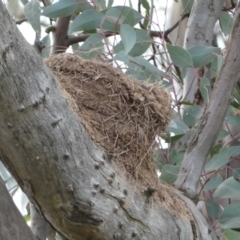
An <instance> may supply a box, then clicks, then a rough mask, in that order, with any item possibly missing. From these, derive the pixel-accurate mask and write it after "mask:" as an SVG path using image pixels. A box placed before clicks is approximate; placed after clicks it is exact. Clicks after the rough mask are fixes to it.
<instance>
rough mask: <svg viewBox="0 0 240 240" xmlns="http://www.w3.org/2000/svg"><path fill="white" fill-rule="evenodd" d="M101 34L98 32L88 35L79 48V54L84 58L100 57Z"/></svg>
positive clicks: (101, 46) (101, 49)
mask: <svg viewBox="0 0 240 240" xmlns="http://www.w3.org/2000/svg"><path fill="white" fill-rule="evenodd" d="M103 45H104V44H103V36H102V34H100V33H94V34H92V35H91V36H90V37H88V38H87V39H86V40H85V42H84V43H83V44H82V45H81V47H80V49H79V54H78V55H80V56H81V57H82V58H86V59H91V58H95V59H101V58H100V56H101V54H102V51H103Z"/></svg>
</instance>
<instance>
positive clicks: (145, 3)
mask: <svg viewBox="0 0 240 240" xmlns="http://www.w3.org/2000/svg"><path fill="white" fill-rule="evenodd" d="M140 3H141V4H142V6H143V7H144V8H145V9H146V10H147V11H149V10H150V5H149V3H148V1H147V0H140Z"/></svg>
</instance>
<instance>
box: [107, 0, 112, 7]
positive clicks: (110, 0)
mask: <svg viewBox="0 0 240 240" xmlns="http://www.w3.org/2000/svg"><path fill="white" fill-rule="evenodd" d="M112 5H113V0H108V5H107V7H108V8H110V7H111V6H112Z"/></svg>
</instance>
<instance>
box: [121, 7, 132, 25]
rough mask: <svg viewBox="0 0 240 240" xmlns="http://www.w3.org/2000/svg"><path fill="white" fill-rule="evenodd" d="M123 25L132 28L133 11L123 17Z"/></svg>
mask: <svg viewBox="0 0 240 240" xmlns="http://www.w3.org/2000/svg"><path fill="white" fill-rule="evenodd" d="M123 24H128V25H130V26H134V25H135V23H134V12H133V9H132V10H131V11H128V12H127V13H126V15H125V18H124V20H123Z"/></svg>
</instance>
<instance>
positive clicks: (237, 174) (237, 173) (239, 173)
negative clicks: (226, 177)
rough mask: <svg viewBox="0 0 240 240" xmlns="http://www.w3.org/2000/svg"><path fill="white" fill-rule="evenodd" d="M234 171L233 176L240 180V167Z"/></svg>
mask: <svg viewBox="0 0 240 240" xmlns="http://www.w3.org/2000/svg"><path fill="white" fill-rule="evenodd" d="M232 171H233V177H234V179H235V180H236V181H238V182H239V181H240V168H235V169H233V170H232Z"/></svg>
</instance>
